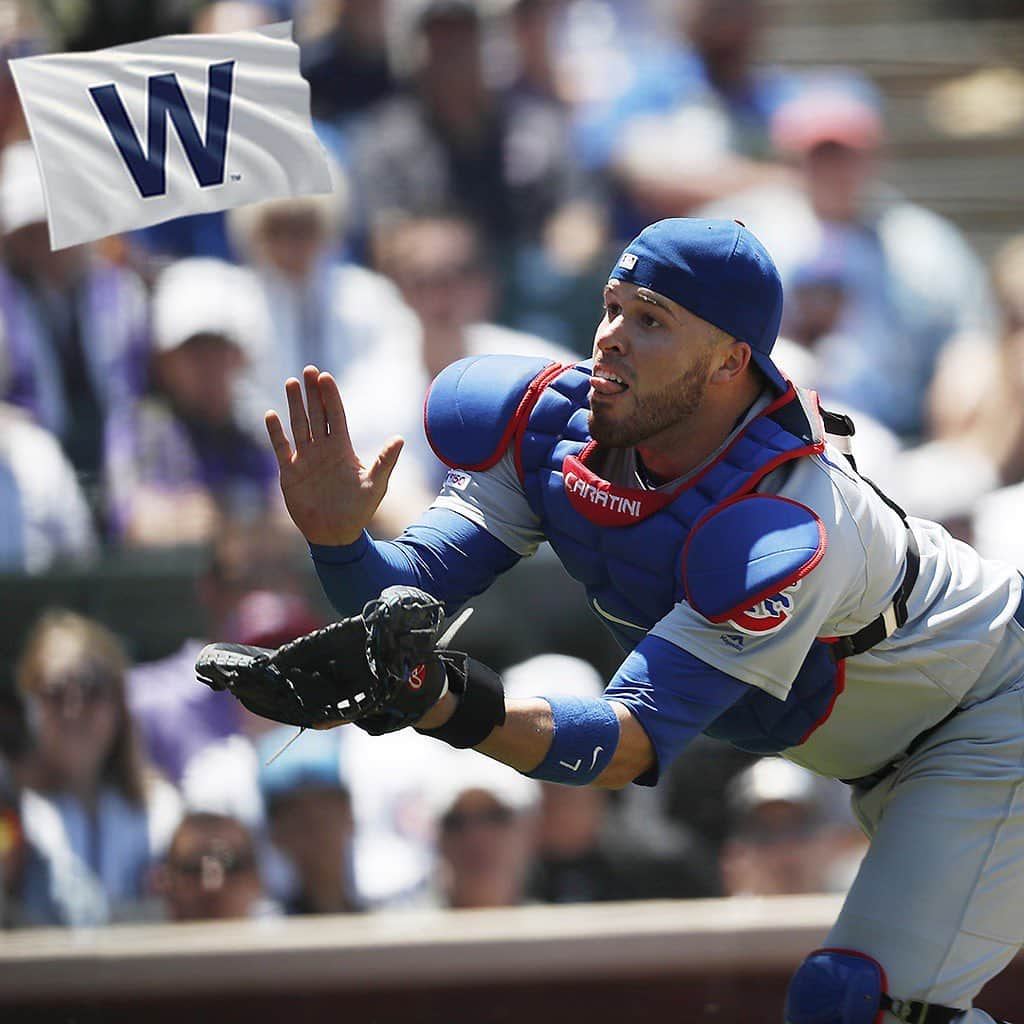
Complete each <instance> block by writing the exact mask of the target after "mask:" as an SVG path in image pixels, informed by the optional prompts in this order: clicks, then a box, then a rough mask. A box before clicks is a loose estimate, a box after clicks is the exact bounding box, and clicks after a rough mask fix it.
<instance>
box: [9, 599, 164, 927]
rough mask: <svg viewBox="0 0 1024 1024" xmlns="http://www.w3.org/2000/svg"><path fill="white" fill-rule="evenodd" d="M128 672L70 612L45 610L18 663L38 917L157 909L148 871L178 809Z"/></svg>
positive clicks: (61, 919)
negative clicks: (27, 731)
mask: <svg viewBox="0 0 1024 1024" xmlns="http://www.w3.org/2000/svg"><path fill="white" fill-rule="evenodd" d="M125 669H126V662H125V656H124V653H123V651H122V650H121V647H120V644H119V643H118V641H117V639H116V637H115V636H114V635H113V634H112V633H110V632H109V631H108V630H107V629H105V628H104V627H103V626H101V625H100V624H99V623H97V622H94V621H92V620H90V619H87V618H85V617H83V616H81V615H78V614H76V613H74V612H70V611H52V612H48V613H47V614H46V615H44V617H43V618H42V619H41V620H40V621H39V623H38V624H37V625H36V627H35V628H34V629H33V631H32V632H31V633H30V635H29V637H28V640H27V642H26V645H25V648H24V651H23V653H22V657H21V659H20V662H19V664H18V667H17V672H16V679H17V684H18V688H19V690H20V692H21V695H22V697H23V699H24V701H25V705H26V712H27V716H28V721H29V723H30V725H31V727H32V729H33V732H34V747H33V749H32V750H31V751H30V753H29V754H28V755H27V758H26V765H25V788H24V789H23V791H22V794H21V807H20V811H21V820H22V825H23V828H24V830H25V835H26V837H27V839H28V840H29V842H30V843H32V845H33V846H34V847H35V848H36V849H37V850H38V851H39V853H40V854H41V865H40V867H41V869H40V870H39V871H33V872H29V873H27V877H26V879H25V883H24V892H23V893H22V902H23V904H24V906H25V908H26V911H27V913H28V914H29V915H30V916H31V917H32V918H33V919H34V920H36V921H38V922H39V923H46V924H67V925H76V926H78V925H81V926H93V925H98V924H104V923H107V922H108V921H111V920H117V919H126V918H137V917H139V916H146V915H148V914H149V913H151V912H152V907H151V906H150V905H149V904H148V903H147V897H149V896H150V889H149V883H150V871H151V868H152V865H153V864H154V863H155V861H156V860H157V859H158V858H159V857H160V856H161V855H162V853H163V850H164V849H165V848H166V845H167V841H168V839H169V838H170V834H171V832H172V831H173V829H174V826H175V824H176V823H177V820H178V817H179V815H180V805H179V801H178V797H177V795H176V793H175V791H174V789H173V788H172V787H171V786H170V784H169V783H167V782H165V781H164V780H163V779H161V778H159V777H158V776H157V775H156V774H155V773H154V772H152V771H151V770H150V769H148V768H147V766H146V765H145V764H144V762H143V760H142V758H141V755H140V753H139V749H138V745H137V741H136V734H135V729H134V726H133V724H132V719H131V716H130V715H129V714H128V709H127V705H126V703H125Z"/></svg>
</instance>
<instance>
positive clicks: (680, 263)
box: [610, 217, 789, 391]
mask: <svg viewBox="0 0 1024 1024" xmlns="http://www.w3.org/2000/svg"><path fill="white" fill-rule="evenodd" d="M610 276H611V277H613V278H616V279H618V280H620V281H628V282H629V283H630V284H635V285H637V286H638V287H643V288H650V289H651V291H655V292H658V293H659V294H660V295H664V296H665V297H666V298H667V299H671V300H672V301H673V302H677V303H679V305H680V306H682V307H684V308H685V309H688V310H689V311H690V312H691V313H693V314H695V315H696V316H699V317H700V318H701V319H702V320H706V321H707V322H708V323H710V324H714V325H715V326H716V327H718V328H720V329H721V330H723V331H725V332H726V334H731V335H732V336H733V337H734V338H736V339H737V340H738V341H744V342H746V343H747V344H748V345H749V346H750V351H751V358H752V359H753V360H754V362H755V363H756V364H757V366H758V367H759V368H760V369H761V371H762V372H763V373H764V375H765V376H766V377H767V378H768V379H769V380H770V381H771V382H772V384H774V385H775V387H777V388H778V389H779V390H780V391H785V390H786V389H787V388H788V387H789V384H788V382H787V381H786V378H785V377H783V376H782V374H781V373H780V372H779V369H778V367H777V366H776V365H775V364H774V363H773V362H772V360H771V352H772V348H773V346H774V345H775V339H776V338H777V337H778V336H779V324H780V323H781V321H782V282H781V281H780V280H779V272H778V270H777V269H776V266H775V263H774V261H773V260H772V258H771V256H769V255H768V250H767V249H765V247H764V246H763V245H762V244H761V243H760V242H759V241H758V240H757V238H756V237H755V236H754V234H753V232H751V231H749V230H748V229H747V228H746V227H745V226H744V225H742V224H740V223H739V222H738V221H734V220H704V219H701V218H697V217H673V218H669V219H668V220H659V221H657V222H656V223H654V224H651V225H649V226H648V227H646V228H644V230H643V231H641V232H640V234H639V235H637V236H636V238H634V239H633V241H632V242H630V243H629V245H627V246H626V248H625V250H623V253H622V255H621V256H620V257H619V261H618V263H616V264H615V267H614V269H613V270H612V272H611V275H610Z"/></svg>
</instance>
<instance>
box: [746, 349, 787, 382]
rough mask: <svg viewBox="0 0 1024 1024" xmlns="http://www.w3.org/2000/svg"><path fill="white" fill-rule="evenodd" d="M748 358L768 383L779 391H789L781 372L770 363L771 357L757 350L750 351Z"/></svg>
mask: <svg viewBox="0 0 1024 1024" xmlns="http://www.w3.org/2000/svg"><path fill="white" fill-rule="evenodd" d="M750 358H751V359H752V360H753V361H754V363H755V364H756V365H757V368H758V369H759V370H760V371H761V372H762V373H763V374H764V375H765V376H766V377H767V378H768V380H769V382H770V383H771V384H772V385H774V386H775V387H776V388H778V390H779V391H781V392H785V391H788V390H789V381H788V380H786V378H785V377H784V376H783V375H782V371H781V370H780V369H779V368H778V367H777V366H776V365H775V364H774V363H773V362H772V357H771V356H770V355H766V354H765V353H764V352H758V351H757V349H755V348H753V347H752V348H751V349H750Z"/></svg>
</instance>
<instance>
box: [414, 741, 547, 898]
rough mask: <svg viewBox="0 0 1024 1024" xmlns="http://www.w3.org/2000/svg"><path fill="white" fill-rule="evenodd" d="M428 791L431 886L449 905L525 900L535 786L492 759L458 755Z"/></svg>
mask: <svg viewBox="0 0 1024 1024" xmlns="http://www.w3.org/2000/svg"><path fill="white" fill-rule="evenodd" d="M464 753H465V752H464V751H452V756H453V757H458V760H459V762H460V763H459V764H458V765H452V766H450V767H451V769H452V770H450V771H448V772H445V773H444V774H443V776H439V777H438V780H437V782H436V789H435V790H434V792H433V793H432V797H433V801H432V803H433V811H434V816H435V822H436V825H437V858H438V860H437V886H438V892H439V895H440V898H441V900H442V902H443V903H444V904H445V905H447V906H449V907H452V908H468V907H511V906H516V905H518V904H520V903H523V902H525V896H526V881H527V875H528V873H529V870H530V866H531V864H532V862H533V853H534V846H535V842H536V814H537V808H538V805H539V800H540V786H539V784H538V783H537V782H535V781H534V780H533V779H528V778H526V777H525V776H523V775H519V774H517V773H516V772H514V771H511V770H509V769H508V768H507V767H506V766H505V765H502V764H499V763H498V762H496V761H486V760H484V759H482V758H472V757H459V755H461V754H464Z"/></svg>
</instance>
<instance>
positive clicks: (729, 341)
mask: <svg viewBox="0 0 1024 1024" xmlns="http://www.w3.org/2000/svg"><path fill="white" fill-rule="evenodd" d="M715 357H716V363H717V367H716V369H715V370H714V372H713V373H712V374H711V383H712V384H727V383H728V382H729V381H732V380H735V379H736V378H737V377H739V376H740V374H742V373H743V372H744V371H745V370H746V368H747V367H748V366H749V365H750V346H749V345H748V344H747V343H746V342H745V341H737V340H736V339H735V338H732V337H730V336H729V335H724V337H723V339H722V342H721V343H720V344H719V345H718V346H717V347H716V353H715Z"/></svg>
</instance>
